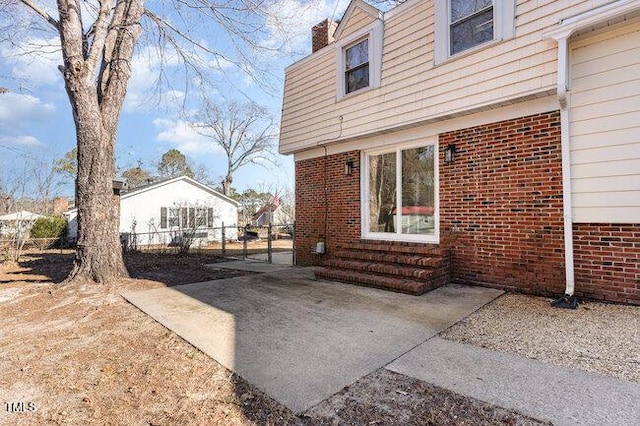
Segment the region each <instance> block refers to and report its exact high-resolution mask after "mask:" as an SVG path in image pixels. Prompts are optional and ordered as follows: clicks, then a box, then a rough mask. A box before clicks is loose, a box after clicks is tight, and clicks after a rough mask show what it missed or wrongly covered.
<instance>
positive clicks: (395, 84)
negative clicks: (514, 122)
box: [280, 0, 594, 153]
mask: <svg viewBox="0 0 640 426" xmlns="http://www.w3.org/2000/svg"><path fill="white" fill-rule="evenodd" d="M593 6H594V2H593V1H580V0H567V1H535V0H519V1H518V3H517V7H516V28H515V36H514V37H513V38H511V39H509V40H505V41H503V42H499V43H493V44H491V45H490V46H488V47H485V48H483V49H482V51H481V52H477V53H473V54H465V55H462V56H461V57H457V58H451V60H449V61H447V62H445V63H442V64H440V65H438V66H434V31H435V22H434V8H433V2H430V1H421V2H408V3H405V4H404V5H401V6H398V8H397V9H398V11H397V12H395V13H393V14H391V15H389V14H388V16H387V15H385V22H384V31H383V34H384V40H383V49H382V72H381V82H380V87H379V88H378V89H376V90H369V91H363V92H362V93H359V94H358V96H353V97H345V98H343V99H341V100H340V101H339V102H338V101H337V100H336V91H337V88H336V81H337V79H336V72H335V69H336V55H335V54H334V55H329V54H324V53H321V54H318V53H320V52H317V53H316V54H315V55H312V56H311V57H308V58H305V59H303V60H302V61H300V62H298V63H296V64H294V65H292V66H290V67H289V68H288V69H287V72H286V84H285V91H284V101H283V112H282V121H281V126H282V127H281V137H280V151H281V152H282V153H292V152H296V151H300V150H304V149H309V148H313V147H315V146H316V145H317V144H318V143H319V142H322V141H326V140H327V139H329V140H333V139H335V138H340V139H350V138H355V137H362V136H365V135H372V134H376V133H383V132H385V131H388V130H391V129H397V128H398V127H401V126H407V127H408V126H415V125H420V124H423V123H428V122H431V121H435V120H438V119H441V118H443V117H451V116H455V115H461V114H467V113H471V112H477V111H480V110H483V109H489V108H493V107H495V106H496V105H505V104H508V103H511V102H513V101H514V100H518V99H521V98H524V97H531V96H546V95H548V94H551V93H554V92H555V89H556V69H557V65H556V60H557V50H556V44H555V43H554V42H553V41H551V40H543V39H542V32H543V31H544V30H546V29H548V28H552V27H554V26H556V25H557V23H558V21H559V20H560V18H562V17H567V16H572V15H575V14H577V13H580V12H584V11H585V10H588V9H590V8H592V7H593ZM392 11H393V10H392ZM359 25H360V24H359ZM359 25H358V26H359ZM348 27H349V23H347V28H348ZM360 28H361V27H360ZM345 32H346V30H345ZM339 42H340V40H338V41H336V43H339ZM340 117H342V120H340V119H339V118H340Z"/></svg>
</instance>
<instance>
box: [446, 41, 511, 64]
mask: <svg viewBox="0 0 640 426" xmlns="http://www.w3.org/2000/svg"><path fill="white" fill-rule="evenodd" d="M503 41H504V40H503V39H495V40H491V41H487V42H485V43H482V44H479V45H477V46H474V47H471V48H469V49H467V50H463V51H462V52H459V53H456V54H453V55H450V56H447V57H446V58H445V59H443V60H441V61H440V62H437V61H434V65H435V66H439V65H444V64H446V63H448V62H453V61H455V60H457V59H461V58H464V57H466V56H469V55H473V54H475V53H478V52H481V51H483V50H485V49H490V48H492V47H493V46H495V45H497V44H500V43H502V42H503Z"/></svg>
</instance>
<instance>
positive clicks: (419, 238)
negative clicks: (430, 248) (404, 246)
mask: <svg viewBox="0 0 640 426" xmlns="http://www.w3.org/2000/svg"><path fill="white" fill-rule="evenodd" d="M361 238H362V239H363V240H366V241H370V240H372V241H398V242H405V243H422V244H440V238H439V237H438V235H416V234H414V235H412V234H369V235H363V236H362V237H361Z"/></svg>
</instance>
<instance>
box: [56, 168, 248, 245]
mask: <svg viewBox="0 0 640 426" xmlns="http://www.w3.org/2000/svg"><path fill="white" fill-rule="evenodd" d="M77 213H78V211H77V209H72V210H69V211H68V212H67V213H65V214H66V216H67V219H68V220H69V238H71V239H75V238H77V235H78V223H77ZM237 221H238V203H237V202H236V201H234V200H232V199H231V198H229V197H226V196H225V195H223V194H221V193H219V192H218V191H216V190H214V189H212V188H210V187H208V186H207V185H204V184H202V183H200V182H198V181H196V180H194V179H191V178H189V177H187V176H180V177H176V178H172V179H167V180H163V181H159V182H154V183H152V184H150V185H146V186H143V187H140V188H135V189H132V190H130V191H126V192H124V191H123V192H122V194H121V196H120V233H121V234H123V237H127V239H128V240H129V241H131V240H133V239H134V236H135V241H136V243H137V244H138V245H148V244H164V243H171V242H173V241H175V240H176V239H177V238H180V237H181V236H182V235H183V234H184V233H185V232H195V238H196V240H198V241H200V242H208V241H220V240H221V239H222V230H221V227H222V225H223V224H224V226H225V239H226V240H235V239H237V238H238V230H237Z"/></svg>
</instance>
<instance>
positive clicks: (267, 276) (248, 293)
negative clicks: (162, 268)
mask: <svg viewBox="0 0 640 426" xmlns="http://www.w3.org/2000/svg"><path fill="white" fill-rule="evenodd" d="M220 265H221V264H215V265H212V266H213V267H220ZM225 267H227V268H232V269H244V270H250V271H254V272H263V273H261V274H257V275H248V276H243V277H238V278H231V279H225V280H218V281H209V282H203V283H196V284H188V285H183V286H177V287H167V288H161V289H153V290H146V291H137V292H128V293H125V294H123V296H124V297H125V298H126V299H127V300H128V301H129V302H131V303H132V304H134V305H135V306H137V307H138V308H139V309H141V310H142V311H144V312H145V313H147V314H148V315H150V316H151V317H153V318H154V319H155V320H157V321H158V322H160V323H161V324H163V325H164V326H165V327H167V328H169V329H170V330H172V331H174V332H175V333H177V334H178V335H180V336H181V337H183V338H184V339H185V340H187V341H188V342H190V343H191V344H192V345H194V346H195V347H197V348H198V349H200V350H202V351H203V352H204V353H206V354H207V355H209V356H211V357H212V358H214V359H215V360H216V361H218V362H219V363H220V364H222V365H224V366H225V367H227V368H228V369H230V370H232V371H234V372H235V373H237V374H239V375H240V376H242V377H243V378H244V379H246V380H247V381H249V382H250V383H252V384H253V385H254V386H256V387H258V388H260V389H262V390H263V391H264V392H266V393H267V394H268V395H269V396H271V397H272V398H274V399H275V400H277V401H279V402H280V403H282V404H284V405H285V406H287V407H288V408H290V409H291V410H292V411H294V412H296V413H301V412H304V411H307V410H309V409H310V408H312V407H314V406H316V405H317V404H318V403H320V402H321V401H323V400H325V399H327V398H329V397H331V396H332V395H334V394H335V393H336V392H338V391H340V390H341V389H342V388H344V387H345V386H348V385H351V384H352V383H354V382H356V381H357V380H358V379H360V378H361V377H363V376H365V375H367V374H369V373H371V372H373V371H375V370H377V369H379V368H386V369H388V370H391V371H395V372H397V373H401V374H404V375H406V376H410V377H414V378H417V379H420V380H423V381H426V382H428V383H431V384H434V385H436V386H441V387H444V388H446V389H449V390H452V391H454V392H456V393H459V394H462V395H465V396H468V397H472V398H476V399H479V400H482V401H486V402H489V403H491V404H495V405H498V406H501V407H504V408H507V409H513V410H518V411H520V412H522V413H523V414H526V415H529V416H531V417H534V418H537V419H540V420H547V421H551V422H552V423H553V424H558V425H574V424H581V425H620V424H635V423H637V419H638V418H639V416H640V412H639V411H638V406H637V401H638V400H640V385H638V384H637V383H632V382H626V381H623V380H618V379H613V378H610V377H606V376H602V375H598V374H593V373H587V372H584V371H580V370H574V369H569V368H565V367H559V366H555V365H551V364H547V363H544V362H541V361H538V360H532V359H528V358H523V357H519V356H516V355H509V354H503V353H499V352H495V351H490V350H487V349H482V348H478V347H474V346H470V345H464V344H460V343H455V342H451V341H446V340H443V339H441V338H439V337H437V334H438V333H439V332H440V331H442V330H444V329H446V328H448V327H449V326H451V325H453V324H455V323H456V322H458V321H460V320H461V319H463V318H465V317H466V316H468V315H470V314H471V313H472V312H474V311H475V310H477V309H479V308H480V307H482V306H483V305H485V304H486V303H489V302H490V301H492V300H493V299H495V298H496V297H498V296H499V295H500V294H502V292H501V291H499V290H494V289H488V288H482V287H468V286H461V285H448V286H444V287H441V288H439V289H436V290H434V291H432V292H429V293H426V294H424V295H423V296H420V297H416V296H409V295H404V294H397V293H390V292H387V291H383V290H377V289H371V288H365V287H357V286H353V285H348V284H342V283H335V282H327V281H319V280H316V279H315V278H314V276H313V272H312V270H311V269H309V268H291V267H282V266H280V265H267V264H262V266H261V265H260V264H258V263H255V262H242V261H236V262H228V263H227V264H226V265H225Z"/></svg>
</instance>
